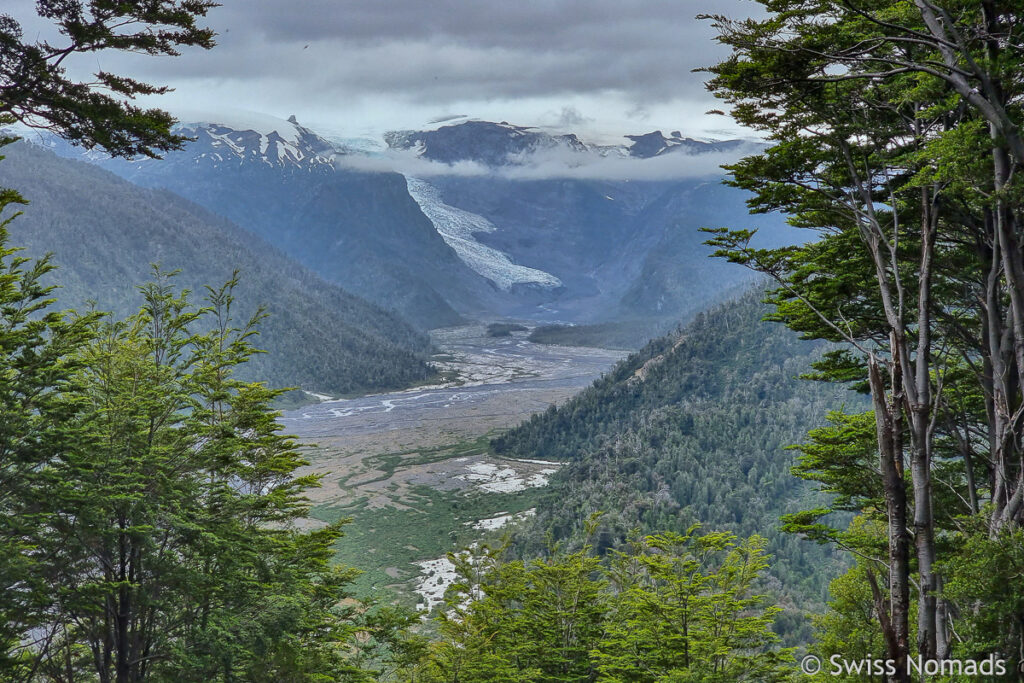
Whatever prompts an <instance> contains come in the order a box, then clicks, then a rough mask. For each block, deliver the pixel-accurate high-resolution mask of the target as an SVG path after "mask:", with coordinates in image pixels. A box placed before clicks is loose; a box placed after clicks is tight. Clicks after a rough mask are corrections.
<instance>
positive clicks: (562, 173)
mask: <svg viewBox="0 0 1024 683" xmlns="http://www.w3.org/2000/svg"><path fill="white" fill-rule="evenodd" d="M759 149H760V146H759V145H758V144H757V143H753V142H752V143H745V144H743V145H740V146H738V147H734V148H731V149H729V150H727V151H711V152H704V153H696V154H695V153H688V152H687V151H686V150H676V151H673V152H669V153H666V154H662V155H661V156H657V157H653V158H649V159H639V158H635V157H628V156H625V155H624V154H622V153H620V152H619V151H617V150H606V151H605V152H603V153H599V152H596V151H577V150H573V149H570V148H567V147H555V148H550V149H543V150H538V151H535V152H531V153H529V154H525V155H521V156H518V157H515V158H510V159H509V163H508V164H506V165H504V166H500V167H497V168H494V167H489V166H486V165H484V164H481V163H477V162H475V161H460V162H457V163H454V164H446V163H441V162H437V161H431V160H429V159H424V158H423V157H421V156H419V155H418V153H417V152H415V151H413V150H388V151H386V152H383V153H380V154H375V155H362V154H347V155H343V156H340V157H338V158H337V159H336V161H335V163H336V164H337V165H338V166H339V167H340V168H345V169H350V170H355V171H364V172H373V173H384V172H396V173H401V174H403V175H407V176H413V177H420V178H430V177H437V176H462V177H468V176H494V177H497V178H504V179H507V180H524V181H526V180H548V179H559V178H562V179H576V180H607V181H667V180H683V179H699V178H714V177H719V176H722V175H724V173H725V172H724V171H723V170H722V168H721V166H722V164H728V163H733V162H735V161H737V160H738V159H740V158H741V157H743V156H745V155H748V154H752V153H755V152H757V151H758V150H759Z"/></svg>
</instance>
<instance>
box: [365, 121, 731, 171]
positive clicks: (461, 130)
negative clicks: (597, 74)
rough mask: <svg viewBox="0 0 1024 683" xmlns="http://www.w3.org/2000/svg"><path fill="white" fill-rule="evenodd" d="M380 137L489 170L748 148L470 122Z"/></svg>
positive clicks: (676, 135)
mask: <svg viewBox="0 0 1024 683" xmlns="http://www.w3.org/2000/svg"><path fill="white" fill-rule="evenodd" d="M384 139H385V141H386V142H387V144H388V146H389V147H391V149H395V150H411V151H414V152H415V153H417V155H418V156H420V157H422V158H424V159H429V160H430V161H437V162H441V163H446V164H454V163H457V162H460V161H473V162H477V163H479V164H483V165H485V166H489V167H492V168H496V167H501V166H505V165H521V164H524V163H527V162H528V161H529V159H530V156H531V155H536V154H543V153H544V152H551V151H554V150H559V149H561V150H565V151H568V152H573V153H576V154H591V155H594V156H598V157H607V156H613V157H621V158H627V157H631V158H637V159H650V158H652V157H656V156H661V155H664V154H670V153H673V152H679V153H683V154H705V153H711V152H727V151H729V150H734V149H737V148H739V147H741V146H743V145H745V144H748V143H746V142H744V141H742V140H724V141H710V142H705V141H701V140H695V139H693V138H688V137H684V136H683V134H682V133H680V132H679V131H672V132H671V133H670V134H669V135H668V136H666V135H665V134H664V133H662V132H661V131H660V130H656V131H652V132H650V133H644V134H642V135H624V136H623V142H622V143H621V144H617V145H608V144H595V143H591V142H586V141H584V140H581V139H580V138H579V137H577V136H576V135H575V134H572V133H569V134H554V133H548V132H545V131H543V130H540V129H537V128H526V127H523V126H515V125H512V124H510V123H507V122H505V121H502V122H501V123H491V122H489V121H472V120H471V121H463V122H459V123H451V124H448V125H444V126H440V127H438V128H434V129H431V130H424V131H408V130H405V131H394V132H390V133H386V134H385V136H384ZM627 141H628V142H627Z"/></svg>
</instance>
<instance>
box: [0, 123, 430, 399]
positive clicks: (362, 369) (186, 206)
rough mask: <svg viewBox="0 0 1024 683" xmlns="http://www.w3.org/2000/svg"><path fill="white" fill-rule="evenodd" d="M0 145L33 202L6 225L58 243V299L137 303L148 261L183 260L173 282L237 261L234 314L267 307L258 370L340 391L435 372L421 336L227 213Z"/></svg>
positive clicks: (1, 179)
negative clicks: (218, 213) (238, 277)
mask: <svg viewBox="0 0 1024 683" xmlns="http://www.w3.org/2000/svg"><path fill="white" fill-rule="evenodd" d="M3 153H4V154H5V155H6V157H7V158H6V159H5V160H4V161H0V187H13V188H17V189H18V190H19V191H20V192H21V193H22V194H23V195H24V196H25V197H26V198H28V199H29V200H30V202H31V204H30V205H29V206H27V207H25V209H24V215H22V216H20V217H19V218H17V219H16V220H15V221H14V222H13V223H12V225H11V234H12V243H13V244H19V245H24V246H25V247H27V251H28V253H29V254H30V255H35V256H38V255H41V254H43V253H45V252H47V251H51V252H53V254H54V261H55V263H57V264H58V265H59V266H60V269H59V270H58V271H56V273H55V275H54V281H55V282H57V283H59V284H61V285H62V289H61V290H60V291H59V297H60V301H61V303H62V304H63V305H66V306H76V307H77V306H80V305H82V303H83V302H85V301H87V300H90V299H92V300H95V301H96V302H97V303H98V306H99V307H100V308H101V309H110V310H113V311H115V312H116V313H118V314H121V315H123V314H126V313H128V312H131V311H134V310H135V309H136V308H137V306H138V305H139V303H140V302H141V299H140V298H139V296H138V295H137V292H136V291H135V288H134V286H135V285H137V284H140V283H142V282H144V281H146V280H147V279H148V278H149V276H150V264H151V263H153V262H160V263H161V265H162V268H163V269H164V270H171V269H181V270H182V273H181V275H180V277H179V279H178V284H179V285H181V286H187V287H189V288H190V289H192V290H193V291H194V292H197V293H200V294H201V293H202V292H203V291H204V290H203V285H206V284H211V285H219V284H221V283H223V282H224V281H226V280H227V279H228V278H229V277H230V276H231V273H232V271H233V270H234V269H236V268H237V269H240V270H241V284H240V286H239V287H238V290H237V296H238V300H239V304H240V309H241V310H240V312H239V318H242V317H247V316H248V315H250V314H251V313H252V312H253V311H255V309H256V306H257V305H259V304H261V303H265V304H266V306H267V309H268V311H269V313H270V314H271V315H270V317H269V318H268V319H267V320H266V321H265V322H264V324H263V326H262V334H261V338H260V342H259V343H260V344H261V345H262V346H263V347H264V348H266V349H267V350H269V351H270V353H269V354H265V355H260V356H258V357H257V358H256V359H254V362H253V363H252V364H251V365H252V368H251V372H252V373H253V374H254V375H255V376H259V377H260V378H265V379H267V380H269V381H271V382H272V383H274V384H276V385H278V386H286V385H300V386H302V387H303V388H306V389H310V390H315V391H322V392H328V393H339V394H340V393H350V392H362V391H369V390H381V389H387V388H397V387H403V386H407V385H409V384H410V383H414V382H418V381H422V380H424V379H426V378H427V377H429V376H431V374H432V370H431V369H430V367H429V366H428V365H427V364H426V363H425V362H424V361H423V356H424V354H425V352H426V351H427V349H428V347H429V341H428V339H427V338H426V337H425V336H423V335H422V334H420V333H418V332H416V331H415V330H413V329H412V328H411V327H409V325H408V324H406V323H405V322H404V321H402V320H401V319H399V318H398V317H397V316H395V315H394V314H391V313H388V312H385V311H383V310H381V309H379V308H376V307H374V306H372V305H371V304H369V303H367V302H366V301H364V300H362V299H359V298H357V297H354V296H352V295H351V294H348V293H346V292H345V291H343V290H341V289H339V288H338V287H336V286H334V285H331V284H329V283H327V282H324V281H323V280H322V279H320V278H318V277H317V276H316V275H314V274H313V273H311V272H310V271H309V270H307V269H306V268H304V267H302V266H300V265H299V264H298V263H296V262H295V261H293V260H291V259H289V258H287V257H286V256H284V255H283V254H281V253H280V252H278V251H276V250H275V249H273V248H271V247H270V246H269V245H267V244H266V243H264V242H262V241H261V240H260V239H259V238H257V237H255V236H254V235H252V234H250V233H247V232H246V231H244V230H241V229H240V228H238V227H237V226H236V225H233V224H232V223H230V222H228V221H227V220H225V219H223V218H220V217H217V216H215V215H213V214H211V213H210V212H209V211H206V210H205V209H203V208H201V207H199V206H196V205H195V204H192V203H191V202H188V201H185V200H183V199H181V198H180V197H177V196H175V195H172V194H171V193H169V192H165V191H154V190H147V189H144V188H140V187H138V186H136V185H133V184H131V183H128V182H126V181H124V180H122V179H120V178H117V177H116V176H114V175H113V174H111V173H109V172H107V171H104V170H102V169H100V168H97V167H95V166H92V165H90V164H86V163H83V162H78V161H72V160H68V159H62V158H59V157H57V156H55V155H54V154H53V153H52V152H50V151H47V150H44V149H41V148H39V147H36V146H33V145H28V144H25V143H18V144H15V145H11V146H8V147H6V148H4V150H3ZM149 163H153V164H157V163H160V162H155V161H151V162H149Z"/></svg>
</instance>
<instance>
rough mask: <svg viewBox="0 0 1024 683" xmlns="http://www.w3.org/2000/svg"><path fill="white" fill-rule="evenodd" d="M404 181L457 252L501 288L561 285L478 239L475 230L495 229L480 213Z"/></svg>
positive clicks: (414, 180) (410, 178)
mask: <svg viewBox="0 0 1024 683" xmlns="http://www.w3.org/2000/svg"><path fill="white" fill-rule="evenodd" d="M405 182H406V185H407V186H408V188H409V195H410V196H411V197H412V198H413V199H414V200H415V201H416V203H417V204H419V206H420V210H421V211H423V213H424V215H426V217H427V218H429V219H430V222H431V223H433V224H434V228H436V229H437V232H438V234H439V235H441V238H442V239H443V240H444V241H445V242H446V243H447V244H448V246H450V247H451V248H452V249H453V250H454V251H455V253H456V255H458V257H459V258H460V259H462V261H463V262H464V263H465V264H466V265H467V266H469V267H470V268H472V269H473V270H474V271H476V272H477V273H479V274H480V275H482V276H484V277H485V278H487V279H488V280H490V281H491V282H493V283H494V284H495V285H497V286H498V287H499V288H501V289H502V290H505V291H508V290H509V289H511V288H512V285H516V284H536V285H540V286H542V287H549V288H554V287H560V286H561V285H562V281H561V280H559V279H558V278H557V277H555V276H554V275H552V274H551V273H546V272H544V271H543V270H537V269H536V268H528V267H527V266H521V265H519V264H517V263H513V262H512V259H510V258H509V256H508V254H506V253H504V252H502V251H499V250H497V249H494V248H492V247H488V246H487V245H485V244H481V243H480V242H478V241H477V240H476V238H475V237H474V234H475V233H478V232H494V231H495V230H497V229H498V228H497V227H496V226H495V225H494V224H493V223H491V222H490V221H489V220H487V219H486V218H484V217H483V216H480V215H477V214H475V213H470V212H469V211H463V210H462V209H459V208H457V207H454V206H450V205H448V204H445V203H444V201H443V200H442V199H441V193H440V192H439V191H438V189H437V188H436V187H434V186H433V185H431V184H430V183H428V182H426V181H424V180H422V179H420V178H415V177H413V176H405Z"/></svg>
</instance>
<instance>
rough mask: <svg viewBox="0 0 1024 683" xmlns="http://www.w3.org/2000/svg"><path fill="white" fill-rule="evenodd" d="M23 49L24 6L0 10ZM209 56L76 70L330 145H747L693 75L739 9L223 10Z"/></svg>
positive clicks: (532, 3) (243, 5)
mask: <svg viewBox="0 0 1024 683" xmlns="http://www.w3.org/2000/svg"><path fill="white" fill-rule="evenodd" d="M2 4H3V9H2V11H4V12H8V13H10V14H12V15H13V16H14V17H15V18H16V19H19V20H21V21H22V23H23V25H24V26H25V29H26V37H33V36H35V35H42V33H40V32H41V31H43V30H44V29H43V27H42V26H41V25H40V23H39V20H38V19H36V18H35V17H34V16H33V12H32V7H33V4H34V3H33V2H31V0H4V1H3V3H2ZM223 4H224V6H223V7H219V8H216V9H214V10H212V11H211V13H210V15H209V24H210V25H211V26H212V27H213V28H214V29H215V30H216V31H217V32H218V34H219V37H218V39H217V40H218V46H217V47H215V48H214V49H213V50H211V51H209V52H206V51H203V50H188V51H186V53H185V54H184V55H183V56H181V57H178V58H173V59H171V58H149V57H133V56H129V57H125V56H122V55H115V54H112V53H111V54H100V55H89V56H85V57H81V56H80V57H79V59H78V61H77V62H76V63H75V64H73V65H72V68H73V69H74V71H75V72H77V73H84V70H96V68H97V67H98V66H99V67H102V68H103V69H105V70H108V71H114V72H117V71H118V70H120V71H123V72H127V73H129V74H130V75H134V76H138V77H141V78H143V79H148V80H150V81H151V82H157V83H164V84H168V85H171V86H173V87H174V88H175V89H176V92H175V93H173V94H171V95H166V96H163V97H161V98H159V100H158V101H157V102H155V103H154V104H158V105H159V106H162V107H164V108H167V109H170V110H171V111H172V112H175V113H176V114H178V115H179V116H180V117H182V118H183V119H188V118H194V117H196V116H198V114H199V113H200V112H202V113H206V112H216V111H219V110H224V109H227V108H238V109H246V110H250V111H257V112H263V113H267V114H271V115H274V116H279V117H282V118H283V117H287V116H288V115H290V114H295V115H296V116H297V117H298V119H299V121H300V123H304V124H306V125H308V126H310V127H312V128H318V129H321V130H326V131H327V132H330V133H334V134H337V135H346V136H353V137H355V136H361V135H368V134H375V133H380V132H382V131H384V130H389V129H396V128H416V127H419V126H421V125H423V124H425V123H426V122H428V121H431V120H436V119H439V118H442V117H447V116H453V115H468V116H471V117H477V118H484V119H489V120H507V121H509V122H511V123H517V124H520V125H542V126H560V127H562V128H564V129H568V130H573V131H577V132H582V133H583V134H584V135H590V136H592V137H593V136H596V135H611V134H623V133H642V132H648V131H651V130H654V129H662V130H665V131H666V132H667V131H671V130H681V131H683V132H684V133H688V134H691V135H700V136H705V137H734V136H737V135H744V133H743V131H741V129H739V128H738V127H737V126H736V125H735V124H734V123H733V122H732V121H731V120H730V119H728V118H725V117H721V116H706V115H704V112H705V111H707V110H709V109H713V108H720V107H722V104H721V103H720V102H718V101H716V100H715V99H714V98H713V97H711V96H710V95H709V94H708V93H707V92H706V91H705V89H704V86H703V78H704V75H703V74H694V73H692V69H694V68H696V67H700V66H706V65H709V64H711V63H713V62H714V61H716V60H717V59H720V58H722V57H724V56H725V54H726V52H725V50H724V49H723V48H722V47H721V46H719V45H718V44H717V43H715V42H714V40H713V32H712V30H711V28H710V27H709V26H708V25H707V22H702V21H697V20H696V19H695V16H696V15H697V14H699V13H702V12H714V13H722V14H727V15H729V16H734V17H744V16H748V15H749V14H750V13H752V12H755V11H756V5H755V3H753V2H749V1H745V0H699V1H698V0H674V1H672V2H665V1H664V0H501V1H494V0H223Z"/></svg>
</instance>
